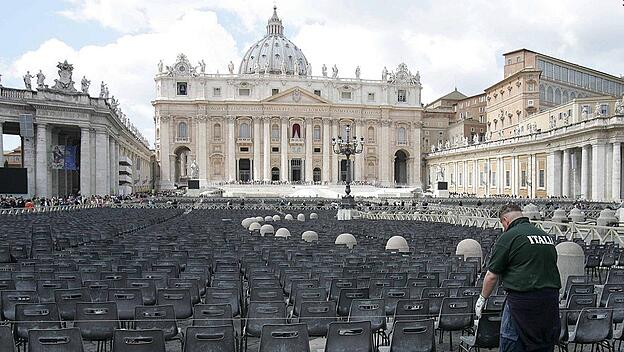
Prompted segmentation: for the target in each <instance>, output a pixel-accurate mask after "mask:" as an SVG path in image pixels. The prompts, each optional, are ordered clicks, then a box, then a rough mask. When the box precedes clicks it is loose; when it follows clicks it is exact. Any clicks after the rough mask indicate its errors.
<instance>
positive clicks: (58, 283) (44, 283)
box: [37, 280, 68, 303]
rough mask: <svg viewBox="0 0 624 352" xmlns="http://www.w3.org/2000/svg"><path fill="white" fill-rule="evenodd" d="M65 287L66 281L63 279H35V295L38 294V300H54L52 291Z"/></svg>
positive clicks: (45, 301) (41, 301)
mask: <svg viewBox="0 0 624 352" xmlns="http://www.w3.org/2000/svg"><path fill="white" fill-rule="evenodd" d="M66 288H68V287H67V283H66V282H65V281H63V280H37V295H39V302H40V303H50V302H54V291H56V290H60V289H66Z"/></svg>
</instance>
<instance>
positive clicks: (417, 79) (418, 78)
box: [414, 71, 420, 83]
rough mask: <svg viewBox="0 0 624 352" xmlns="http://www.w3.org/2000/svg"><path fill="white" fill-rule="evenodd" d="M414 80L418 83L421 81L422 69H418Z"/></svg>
mask: <svg viewBox="0 0 624 352" xmlns="http://www.w3.org/2000/svg"><path fill="white" fill-rule="evenodd" d="M414 81H415V82H416V83H420V71H416V74H415V75H414Z"/></svg>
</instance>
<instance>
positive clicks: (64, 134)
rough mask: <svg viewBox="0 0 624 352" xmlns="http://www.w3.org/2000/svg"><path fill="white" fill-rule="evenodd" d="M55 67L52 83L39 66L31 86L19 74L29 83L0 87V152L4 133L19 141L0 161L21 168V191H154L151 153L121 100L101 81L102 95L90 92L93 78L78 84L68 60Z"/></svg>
mask: <svg viewBox="0 0 624 352" xmlns="http://www.w3.org/2000/svg"><path fill="white" fill-rule="evenodd" d="M57 67H58V69H59V71H58V72H59V78H58V79H55V84H54V85H53V86H48V85H46V84H45V81H44V80H45V76H44V75H43V73H41V72H40V73H39V75H38V76H37V88H36V90H34V89H32V88H31V82H30V77H25V78H24V80H25V86H26V89H16V88H9V87H2V86H0V150H2V149H3V144H4V143H3V138H2V135H17V136H20V139H21V146H20V147H19V148H18V149H17V150H16V151H14V152H13V153H9V154H4V155H2V156H0V167H4V166H5V165H6V166H8V167H10V168H22V169H25V171H26V173H25V175H26V177H25V178H26V180H25V182H26V183H27V193H25V194H21V195H23V196H28V197H32V196H37V197H53V196H66V195H75V194H78V193H79V194H82V195H85V196H89V195H106V194H129V193H132V192H145V191H149V190H151V189H152V188H153V171H152V166H153V165H152V160H151V159H152V155H153V151H152V150H150V148H149V146H148V143H147V140H146V139H145V138H144V137H143V136H142V135H141V134H140V133H139V131H138V129H137V128H136V127H134V126H133V125H132V124H131V123H130V120H129V119H128V118H127V117H126V116H125V115H124V114H123V113H122V112H121V110H120V109H119V102H118V101H117V100H116V99H115V98H114V97H111V98H108V97H107V96H106V95H107V94H108V89H104V88H105V86H104V84H103V83H102V91H101V92H100V96H99V97H92V96H90V95H89V83H90V82H89V81H88V80H87V79H86V78H84V77H83V79H82V82H81V86H82V87H81V89H80V90H78V89H76V88H75V87H74V81H73V80H72V71H73V66H72V65H71V64H69V63H67V61H65V62H63V63H59V64H58V66H57ZM14 157H16V158H14ZM5 158H6V160H7V163H6V164H5V160H4V159H5ZM5 171H6V170H5Z"/></svg>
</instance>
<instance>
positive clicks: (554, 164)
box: [546, 150, 561, 197]
mask: <svg viewBox="0 0 624 352" xmlns="http://www.w3.org/2000/svg"><path fill="white" fill-rule="evenodd" d="M546 176H547V177H548V182H547V184H546V186H547V190H548V193H547V194H548V196H555V197H558V196H560V195H561V152H560V151H558V150H554V151H552V152H550V153H549V154H548V157H547V170H546Z"/></svg>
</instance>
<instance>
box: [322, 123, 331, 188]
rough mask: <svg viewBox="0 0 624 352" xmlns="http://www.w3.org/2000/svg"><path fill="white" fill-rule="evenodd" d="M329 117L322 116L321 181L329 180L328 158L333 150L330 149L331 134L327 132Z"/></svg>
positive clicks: (326, 181)
mask: <svg viewBox="0 0 624 352" xmlns="http://www.w3.org/2000/svg"><path fill="white" fill-rule="evenodd" d="M330 123H331V119H330V118H328V117H323V132H322V135H321V138H323V171H322V175H323V176H322V178H321V180H322V181H323V183H328V182H330V181H331V179H330V172H329V168H330V166H329V158H330V156H331V154H332V153H333V151H332V150H331V144H330V141H331V136H330V134H329V130H330Z"/></svg>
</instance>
